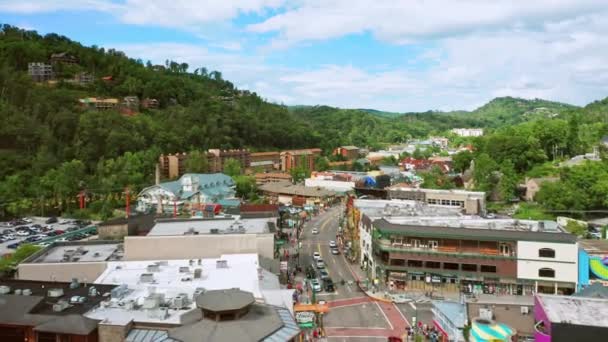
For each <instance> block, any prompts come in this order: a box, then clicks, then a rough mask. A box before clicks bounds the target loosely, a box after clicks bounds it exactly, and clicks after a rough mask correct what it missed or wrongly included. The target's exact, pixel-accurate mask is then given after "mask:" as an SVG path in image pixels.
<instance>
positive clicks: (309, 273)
mask: <svg viewBox="0 0 608 342" xmlns="http://www.w3.org/2000/svg"><path fill="white" fill-rule="evenodd" d="M59 240H61V239H59ZM59 240H57V241H59ZM316 277H317V271H316V270H315V268H314V267H313V266H312V265H310V266H306V278H308V279H313V278H316Z"/></svg>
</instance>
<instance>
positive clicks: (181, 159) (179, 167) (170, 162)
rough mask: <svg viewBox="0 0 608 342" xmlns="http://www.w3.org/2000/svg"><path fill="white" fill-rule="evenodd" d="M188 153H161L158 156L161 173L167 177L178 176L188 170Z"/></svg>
mask: <svg viewBox="0 0 608 342" xmlns="http://www.w3.org/2000/svg"><path fill="white" fill-rule="evenodd" d="M187 157H188V156H187V155H186V153H176V154H161V155H160V157H158V164H159V168H160V175H161V177H163V178H165V179H174V178H178V177H180V176H181V175H183V174H184V173H185V172H186V163H185V161H186V159H187Z"/></svg>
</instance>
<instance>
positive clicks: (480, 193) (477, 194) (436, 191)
mask: <svg viewBox="0 0 608 342" xmlns="http://www.w3.org/2000/svg"><path fill="white" fill-rule="evenodd" d="M388 190H389V191H414V192H424V193H427V194H446V195H447V194H455V195H467V196H471V197H484V198H485V195H486V193H485V192H483V191H467V190H458V189H451V190H442V189H423V188H407V187H403V186H393V187H390V188H388Z"/></svg>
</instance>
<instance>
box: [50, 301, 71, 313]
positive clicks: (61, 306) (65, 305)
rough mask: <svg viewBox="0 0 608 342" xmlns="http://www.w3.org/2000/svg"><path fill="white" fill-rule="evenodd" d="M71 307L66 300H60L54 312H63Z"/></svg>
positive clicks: (55, 305) (54, 307) (54, 305)
mask: <svg viewBox="0 0 608 342" xmlns="http://www.w3.org/2000/svg"><path fill="white" fill-rule="evenodd" d="M69 307H70V304H69V303H68V302H67V301H65V300H60V301H58V302H57V303H55V304H53V311H54V312H61V311H63V310H65V309H67V308H69Z"/></svg>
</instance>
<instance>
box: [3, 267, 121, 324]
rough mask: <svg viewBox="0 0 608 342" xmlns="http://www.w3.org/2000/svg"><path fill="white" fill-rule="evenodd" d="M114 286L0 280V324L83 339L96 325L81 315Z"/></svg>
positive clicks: (96, 303) (94, 305)
mask: <svg viewBox="0 0 608 342" xmlns="http://www.w3.org/2000/svg"><path fill="white" fill-rule="evenodd" d="M114 287H115V286H113V285H97V284H95V285H92V284H79V283H77V282H75V283H73V284H70V283H65V282H48V281H27V280H15V279H3V280H0V291H1V293H2V294H0V322H1V323H2V324H13V325H25V326H34V327H35V330H37V331H48V332H60V333H66V334H79V335H87V334H89V333H90V332H91V331H93V330H94V329H95V328H96V327H97V322H96V321H93V320H90V319H88V318H85V317H83V316H82V314H84V313H86V312H88V311H89V310H91V309H92V308H94V307H96V306H97V305H99V303H100V302H101V301H102V300H103V299H104V298H105V294H107V293H109V292H110V291H111V290H112V289H113V288H114Z"/></svg>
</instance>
